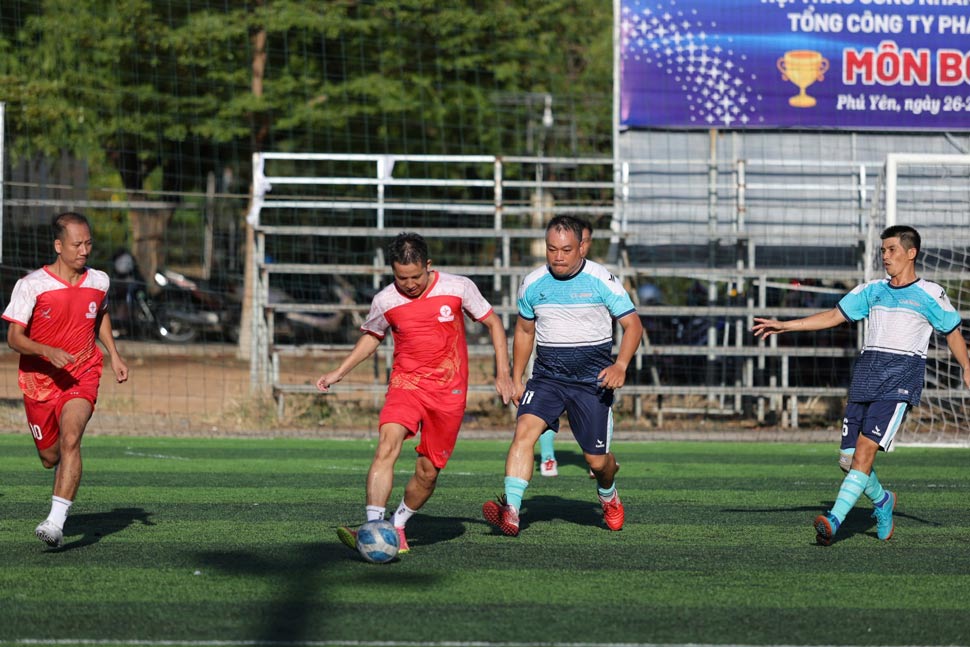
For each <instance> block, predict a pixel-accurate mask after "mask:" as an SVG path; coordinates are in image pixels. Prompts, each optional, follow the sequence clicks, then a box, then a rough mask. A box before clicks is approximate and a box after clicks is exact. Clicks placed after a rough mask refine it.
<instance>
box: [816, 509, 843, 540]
mask: <svg viewBox="0 0 970 647" xmlns="http://www.w3.org/2000/svg"><path fill="white" fill-rule="evenodd" d="M812 525H813V526H815V532H816V535H815V541H817V542H818V543H819V544H821V545H822V546H831V545H832V541H833V540H834V539H835V533H837V532H838V531H839V520H838V519H836V518H835V517H833V516H832V515H831V514H828V513H826V514H820V515H818V516H817V517H815V521H814V522H813V523H812Z"/></svg>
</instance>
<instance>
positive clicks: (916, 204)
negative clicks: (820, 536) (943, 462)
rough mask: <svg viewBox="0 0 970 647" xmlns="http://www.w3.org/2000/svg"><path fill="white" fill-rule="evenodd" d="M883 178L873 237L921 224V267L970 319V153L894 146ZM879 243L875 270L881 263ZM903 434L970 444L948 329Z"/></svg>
mask: <svg viewBox="0 0 970 647" xmlns="http://www.w3.org/2000/svg"><path fill="white" fill-rule="evenodd" d="M880 179H881V183H880V184H881V185H882V186H880V187H878V188H877V192H876V195H875V200H874V201H873V207H874V208H873V221H872V223H871V225H872V227H871V231H873V232H874V236H873V237H878V233H879V231H881V230H882V229H883V228H885V227H889V226H892V225H897V224H906V225H911V226H913V227H915V228H916V229H917V230H918V231H919V232H920V236H921V238H922V249H921V251H920V257H919V259H918V260H917V272H918V274H919V275H920V276H921V277H923V278H926V279H928V280H931V281H934V282H936V283H939V284H940V285H942V286H943V287H944V288H945V289H946V291H947V294H948V295H949V297H950V300H951V302H952V303H953V306H954V307H955V308H956V309H957V311H958V312H960V314H961V315H962V316H963V317H964V319H965V320H968V319H970V155H946V154H914V153H893V154H890V155H887V157H886V162H885V166H884V168H883V172H882V177H881V178H880ZM883 188H884V191H882V190H880V189H883ZM873 237H870V240H872V238H873ZM874 242H876V245H875V246H874V248H872V250H871V251H872V253H873V255H872V256H871V257H870V259H871V261H872V262H871V263H870V264H869V266H868V267H867V274H868V273H869V272H872V271H878V270H876V269H875V268H879V269H881V263H879V258H878V250H879V246H878V241H877V240H876V241H874ZM968 331H970V321H965V323H964V336H965V337H966V336H967V334H968ZM901 440H902V441H904V442H907V443H931V444H953V445H964V446H965V445H970V391H968V390H967V389H966V387H964V386H963V384H962V379H961V371H960V366H959V365H958V364H957V363H956V362H955V361H954V360H953V357H952V356H951V355H950V352H949V349H948V348H947V344H946V341H945V339H944V338H943V337H942V336H940V335H934V336H933V337H932V338H931V342H930V349H929V355H928V357H927V366H926V386H925V389H924V391H923V398H922V403H921V404H920V406H919V407H916V408H915V409H913V410H912V412H911V414H910V416H909V421H908V423H907V425H906V427H905V429H904V430H903V435H902V437H901Z"/></svg>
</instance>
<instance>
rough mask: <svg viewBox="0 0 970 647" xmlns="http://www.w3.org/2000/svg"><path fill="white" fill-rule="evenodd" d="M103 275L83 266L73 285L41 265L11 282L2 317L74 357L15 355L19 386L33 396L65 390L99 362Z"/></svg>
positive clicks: (105, 289) (45, 396) (43, 397)
mask: <svg viewBox="0 0 970 647" xmlns="http://www.w3.org/2000/svg"><path fill="white" fill-rule="evenodd" d="M108 284H109V280H108V275H107V274H105V273H104V272H101V271H99V270H95V269H91V268H86V271H85V273H84V275H83V276H82V277H81V280H80V281H78V283H77V285H71V284H70V283H68V282H66V281H64V280H63V279H61V278H59V277H57V276H55V275H54V274H53V273H51V272H50V270H48V269H47V268H46V267H42V268H40V269H39V270H34V271H33V272H31V273H30V274H28V275H27V276H25V277H23V278H22V279H20V280H19V281H17V284H16V285H15V286H14V288H13V292H12V293H11V295H10V303H8V304H7V307H6V309H4V311H3V318H4V319H5V320H6V321H9V322H12V323H18V324H20V325H21V326H23V327H24V328H26V329H27V336H28V337H30V339H32V340H33V341H36V342H38V343H40V344H44V345H46V346H53V347H55V348H61V349H63V350H66V351H67V352H69V353H71V354H72V355H74V357H76V358H77V361H75V362H74V363H73V364H69V365H68V366H66V367H65V368H63V369H59V368H55V367H54V365H53V364H51V363H50V362H49V361H47V359H46V358H42V357H36V356H30V355H21V356H20V376H19V381H20V388H21V389H22V390H23V392H24V395H26V396H27V397H29V398H32V399H34V400H47V399H50V397H51V396H52V395H55V394H57V393H59V392H61V391H64V390H67V389H68V388H70V387H71V386H73V385H74V384H75V383H76V382H77V377H78V376H79V375H81V374H82V373H84V372H85V371H87V370H90V369H91V367H92V366H94V367H97V368H98V369H99V370H100V367H101V365H102V362H103V356H102V354H101V349H100V348H98V345H97V344H96V343H95V338H96V332H97V331H96V330H95V328H94V326H95V323H96V322H97V319H98V314H99V313H100V312H101V311H102V310H103V309H105V308H106V307H107V301H106V295H107V293H108Z"/></svg>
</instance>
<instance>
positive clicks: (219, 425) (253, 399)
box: [0, 342, 832, 441]
mask: <svg viewBox="0 0 970 647" xmlns="http://www.w3.org/2000/svg"><path fill="white" fill-rule="evenodd" d="M119 348H120V349H121V352H122V353H123V355H124V357H125V359H126V361H127V362H128V365H129V369H130V378H129V380H128V382H126V383H124V384H117V383H116V382H115V380H114V379H113V374H112V372H111V370H110V367H108V366H106V367H105V371H104V377H103V378H102V381H101V391H100V395H99V399H98V405H97V410H96V411H95V414H94V417H93V418H92V420H91V423H90V425H89V427H88V431H89V433H93V434H104V435H152V436H189V435H191V436H199V437H218V436H232V437H278V436H279V437H282V436H294V437H375V436H376V426H377V415H378V412H379V408H380V405H381V403H382V400H383V398H382V397H381V393H380V391H376V392H374V391H371V392H368V391H362V390H355V389H354V385H355V384H368V385H370V384H374V383H375V375H380V374H381V372H382V371H383V370H384V367H383V366H373V367H366V366H365V365H364V364H362V365H361V366H358V367H357V369H355V370H354V371H353V372H352V373H351V374H350V375H349V376H348V377H347V378H346V379H345V380H344V381H343V382H341V383H340V385H338V387H337V388H335V389H334V393H333V394H329V395H320V394H316V395H293V394H291V395H288V396H287V398H286V406H285V410H284V414H283V416H282V417H281V416H280V415H279V409H278V403H277V401H276V400H274V399H273V397H272V396H270V395H261V394H258V393H257V394H254V393H253V392H252V390H251V388H250V384H251V378H250V371H249V363H248V361H244V360H242V359H240V358H238V357H237V356H236V349H235V347H232V346H223V345H213V344H208V345H206V344H194V345H191V346H181V347H176V346H168V345H162V344H150V343H132V342H128V343H123V344H119ZM340 358H341V357H340V356H337V355H335V356H333V357H322V358H321V357H317V358H296V359H290V360H287V362H286V363H285V364H283V365H281V368H280V373H281V381H283V382H285V383H290V384H307V385H310V384H312V383H313V382H315V381H316V379H317V377H318V376H319V375H320V374H322V373H323V372H325V371H327V370H330V369H331V368H333V367H335V366H336V365H337V363H338V362H339V360H340ZM17 361H18V355H17V354H16V353H14V352H13V351H10V350H9V349H5V350H2V351H0V433H2V432H18V433H19V432H23V433H27V432H26V425H25V422H24V414H23V406H22V399H21V393H20V389H19V387H18V386H17ZM489 379H490V378H487V376H485V375H484V374H483V375H478V376H475V375H474V374H473V376H472V383H473V384H475V383H476V381H477V383H480V384H488V383H490V382H489ZM628 405H629V402H628V401H627V402H623V401H622V400H621V401H620V402H618V404H617V406H616V407H614V417H615V429H616V431H615V438H616V439H617V440H624V439H628V440H665V439H697V440H762V441H791V440H796V439H797V440H831V437H832V436H831V433H832V432H831V430H825V429H823V430H817V431H812V430H809V429H804V428H803V429H799V430H798V431H797V432H794V433H793V432H792V431H791V430H783V429H778V428H775V427H771V428H752V426H751V425H750V424H744V423H738V422H733V423H732V422H729V421H724V420H718V419H706V418H704V417H701V416H691V417H686V418H683V417H682V418H680V419H674V418H672V417H667V418H665V419H664V424H663V426H662V428H661V427H658V426H657V425H656V422H655V421H654V420H653V419H651V418H650V417H649V414H648V415H645V416H644V417H641V418H640V419H635V418H634V417H633V416H632V415H631V413H630V407H629V406H628ZM514 425H515V420H514V410H513V409H511V408H508V407H503V406H502V404H501V401H499V400H498V399H497V398H496V397H494V396H492V395H491V394H490V393H474V392H473V393H472V394H471V395H470V396H469V405H468V411H467V414H466V418H465V422H464V424H463V427H462V435H463V437H469V438H471V437H479V438H481V437H486V438H511V434H512V430H513V429H514ZM564 428H568V427H567V426H566V425H564ZM795 436H797V438H795Z"/></svg>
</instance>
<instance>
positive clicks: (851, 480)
mask: <svg viewBox="0 0 970 647" xmlns="http://www.w3.org/2000/svg"><path fill="white" fill-rule="evenodd" d="M868 481H869V475H868V474H866V473H865V472H860V471H859V470H849V473H848V474H847V475H846V477H845V478H844V479H843V480H842V487H840V488H839V495H838V496H837V497H836V498H835V505H833V506H832V510H831V512H832V515H833V516H834V517H835V518H836V519H838V520H839V523H840V524H841V523H842V522H843V521H845V517H846V515H848V514H849V510H851V509H852V507H853V506H854V505H855V504H856V501H858V500H859V497H860V496H862V492H863V490H865V487H866V483H867V482H868Z"/></svg>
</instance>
